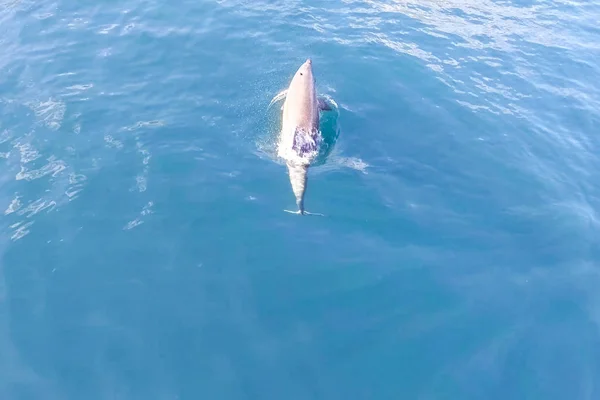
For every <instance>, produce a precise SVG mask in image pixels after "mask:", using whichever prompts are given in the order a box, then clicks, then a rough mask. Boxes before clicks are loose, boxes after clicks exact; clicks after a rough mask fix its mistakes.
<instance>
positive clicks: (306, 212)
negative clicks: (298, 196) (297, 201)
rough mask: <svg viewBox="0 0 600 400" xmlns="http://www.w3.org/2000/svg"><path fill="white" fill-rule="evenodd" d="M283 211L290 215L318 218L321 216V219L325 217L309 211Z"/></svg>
mask: <svg viewBox="0 0 600 400" xmlns="http://www.w3.org/2000/svg"><path fill="white" fill-rule="evenodd" d="M283 211H285V212H287V213H290V214H299V215H316V216H319V217H324V216H325V214H321V213H313V212H308V211H306V210H303V211H300V210H296V211H292V210H283Z"/></svg>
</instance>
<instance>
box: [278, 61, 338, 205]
mask: <svg viewBox="0 0 600 400" xmlns="http://www.w3.org/2000/svg"><path fill="white" fill-rule="evenodd" d="M282 110H283V118H282V124H281V140H280V144H279V154H280V155H281V156H282V157H283V158H284V159H285V160H286V164H287V168H288V174H289V177H290V183H291V184H292V190H293V192H294V196H296V204H297V206H298V211H295V212H294V211H288V210H285V211H288V212H293V213H296V214H300V215H305V214H310V213H308V212H306V211H305V210H304V193H305V192H306V184H307V174H308V167H309V165H310V163H311V161H313V160H314V158H315V157H316V156H317V154H318V152H319V147H320V145H321V140H322V139H321V134H320V132H319V112H320V111H324V110H331V107H330V106H329V104H327V102H326V101H325V100H324V99H323V98H319V97H318V96H317V91H316V89H315V78H314V76H313V71H312V60H311V59H310V58H309V59H307V60H306V62H305V63H304V64H302V65H301V66H300V68H298V71H296V74H295V75H294V77H293V78H292V81H291V82H290V85H289V87H288V89H287V92H286V96H285V102H284V103H283V107H282Z"/></svg>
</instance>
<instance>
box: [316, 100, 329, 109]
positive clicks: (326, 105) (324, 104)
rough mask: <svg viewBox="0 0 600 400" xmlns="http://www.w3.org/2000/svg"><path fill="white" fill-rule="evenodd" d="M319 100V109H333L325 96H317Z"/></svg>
mask: <svg viewBox="0 0 600 400" xmlns="http://www.w3.org/2000/svg"><path fill="white" fill-rule="evenodd" d="M317 102H318V103H319V110H321V111H331V106H330V105H329V103H328V102H327V100H325V99H324V98H323V97H319V98H317Z"/></svg>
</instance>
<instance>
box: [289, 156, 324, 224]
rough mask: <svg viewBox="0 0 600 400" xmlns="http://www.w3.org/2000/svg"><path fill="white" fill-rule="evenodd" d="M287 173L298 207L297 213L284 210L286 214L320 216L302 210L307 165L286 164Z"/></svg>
mask: <svg viewBox="0 0 600 400" xmlns="http://www.w3.org/2000/svg"><path fill="white" fill-rule="evenodd" d="M287 167H288V173H289V175H290V183H291V184H292V190H293V192H294V196H295V197H296V204H297V205H298V211H290V210H284V211H286V212H289V213H292V214H300V215H320V216H323V214H318V213H309V212H308V211H306V210H305V209H304V193H305V192H306V183H307V175H308V165H307V164H301V163H300V164H296V163H288V165H287Z"/></svg>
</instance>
